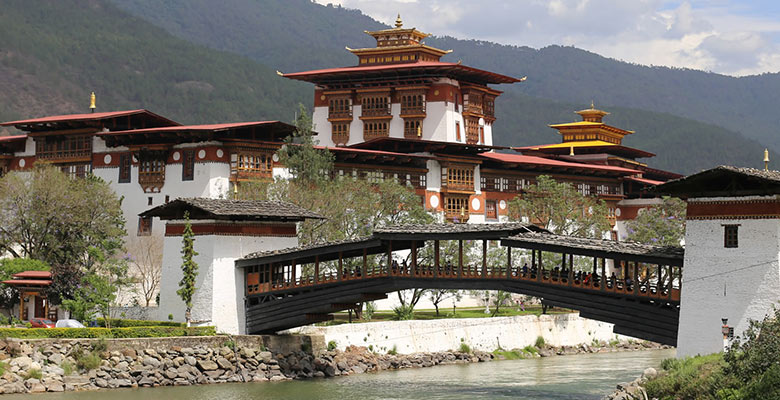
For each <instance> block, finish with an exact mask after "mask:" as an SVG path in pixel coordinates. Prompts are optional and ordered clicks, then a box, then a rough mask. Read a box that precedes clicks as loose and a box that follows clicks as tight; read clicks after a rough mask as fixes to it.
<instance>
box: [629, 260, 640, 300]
mask: <svg viewBox="0 0 780 400" xmlns="http://www.w3.org/2000/svg"><path fill="white" fill-rule="evenodd" d="M638 269H639V264H638V263H637V262H636V261H634V269H633V278H631V280H632V281H633V283H634V289H633V290H632V291H633V292H634V295H635V296H636V295H637V294H638V293H639V282H638V281H637V279H638V278H639V271H637V270H638Z"/></svg>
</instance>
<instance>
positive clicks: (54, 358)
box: [49, 353, 65, 365]
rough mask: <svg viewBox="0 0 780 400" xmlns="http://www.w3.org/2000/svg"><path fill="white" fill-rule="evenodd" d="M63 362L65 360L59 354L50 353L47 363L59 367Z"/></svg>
mask: <svg viewBox="0 0 780 400" xmlns="http://www.w3.org/2000/svg"><path fill="white" fill-rule="evenodd" d="M63 360H65V357H63V356H62V354H60V353H52V354H51V355H49V362H50V363H52V364H57V365H60V364H61V363H62V361H63Z"/></svg>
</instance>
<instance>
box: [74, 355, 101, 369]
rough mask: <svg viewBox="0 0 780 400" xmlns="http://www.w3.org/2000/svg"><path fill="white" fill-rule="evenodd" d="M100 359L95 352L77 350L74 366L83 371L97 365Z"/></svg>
mask: <svg viewBox="0 0 780 400" xmlns="http://www.w3.org/2000/svg"><path fill="white" fill-rule="evenodd" d="M100 361H101V360H100V356H99V355H97V353H95V352H89V353H85V352H79V353H77V354H76V367H78V368H79V369H80V370H83V371H89V370H93V369H95V368H97V367H99V366H100Z"/></svg>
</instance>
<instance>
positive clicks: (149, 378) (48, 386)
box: [0, 338, 661, 393]
mask: <svg viewBox="0 0 780 400" xmlns="http://www.w3.org/2000/svg"><path fill="white" fill-rule="evenodd" d="M172 339H174V340H171V341H168V342H167V343H166V344H161V343H159V342H148V343H147V344H150V343H155V344H156V346H149V347H144V345H143V343H139V342H137V341H136V342H132V343H131V345H127V344H123V343H124V342H117V341H100V340H92V341H86V340H85V341H73V340H70V341H53V340H47V341H23V340H8V341H0V359H2V362H1V364H0V368H2V370H3V371H2V376H1V377H0V392H2V393H39V392H61V391H71V390H95V389H104V388H106V389H107V388H119V387H139V386H140V387H144V386H147V387H151V386H166V385H195V384H211V383H225V382H262V381H278V380H288V379H308V378H317V377H332V376H340V375H350V374H359V373H365V372H372V371H382V370H391V369H401V368H425V367H432V366H435V365H446V364H458V363H475V362H485V361H491V360H494V359H502V358H505V357H506V356H505V354H506V352H503V353H502V352H496V354H494V353H487V352H481V351H473V352H461V351H443V352H434V353H416V354H408V355H401V354H378V353H374V352H371V351H369V350H368V349H366V348H365V347H355V346H350V347H348V348H346V349H345V350H343V351H342V350H330V351H327V350H324V349H323V350H319V351H318V350H316V349H315V351H312V346H311V343H315V342H317V340H314V339H312V338H309V340H301V341H300V343H301V345H300V347H299V348H298V349H290V348H289V346H287V347H288V348H287V349H283V350H280V351H269V350H268V349H267V348H266V347H265V346H264V345H262V344H260V343H258V342H257V341H242V340H232V339H231V338H222V339H221V341H218V340H213V338H212V339H211V340H210V341H206V340H205V339H204V341H203V342H201V343H199V342H197V341H195V342H193V339H192V338H183V339H182V341H181V342H180V343H183V344H186V345H187V346H188V347H183V346H178V345H176V341H175V338H172ZM660 347H661V346H658V345H657V344H653V343H650V342H635V343H621V344H618V345H616V346H610V345H608V344H604V343H602V344H601V345H598V346H588V345H582V346H577V347H574V346H564V347H550V346H542V348H534V349H533V350H531V351H528V350H530V349H527V350H526V351H525V352H523V351H522V350H516V351H515V353H520V354H525V355H527V356H528V357H549V356H554V355H566V354H578V353H597V352H608V351H632V350H645V349H652V348H660Z"/></svg>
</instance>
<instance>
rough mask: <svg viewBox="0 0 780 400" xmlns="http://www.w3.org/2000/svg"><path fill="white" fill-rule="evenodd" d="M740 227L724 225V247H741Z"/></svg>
mask: <svg viewBox="0 0 780 400" xmlns="http://www.w3.org/2000/svg"><path fill="white" fill-rule="evenodd" d="M738 229H739V225H723V247H726V248H737V247H739V234H738Z"/></svg>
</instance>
